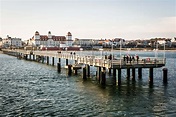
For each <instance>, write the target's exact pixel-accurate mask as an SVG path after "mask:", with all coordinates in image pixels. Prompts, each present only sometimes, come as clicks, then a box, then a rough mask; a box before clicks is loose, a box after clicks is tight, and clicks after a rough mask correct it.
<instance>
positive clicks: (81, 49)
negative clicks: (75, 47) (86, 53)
mask: <svg viewBox="0 0 176 117" xmlns="http://www.w3.org/2000/svg"><path fill="white" fill-rule="evenodd" d="M79 50H80V51H81V52H80V55H79V56H81V55H82V51H83V48H80V49H79Z"/></svg>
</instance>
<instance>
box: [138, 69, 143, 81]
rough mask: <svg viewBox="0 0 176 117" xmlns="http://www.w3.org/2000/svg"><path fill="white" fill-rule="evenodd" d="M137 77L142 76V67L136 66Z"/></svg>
mask: <svg viewBox="0 0 176 117" xmlns="http://www.w3.org/2000/svg"><path fill="white" fill-rule="evenodd" d="M138 78H139V79H141V78H142V68H138Z"/></svg>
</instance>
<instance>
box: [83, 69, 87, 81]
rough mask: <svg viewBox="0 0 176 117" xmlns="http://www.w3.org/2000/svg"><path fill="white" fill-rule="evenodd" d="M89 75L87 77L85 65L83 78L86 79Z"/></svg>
mask: <svg viewBox="0 0 176 117" xmlns="http://www.w3.org/2000/svg"><path fill="white" fill-rule="evenodd" d="M86 79H87V77H86V68H85V67H83V80H86Z"/></svg>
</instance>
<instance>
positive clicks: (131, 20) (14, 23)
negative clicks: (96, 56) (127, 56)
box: [0, 0, 176, 40]
mask: <svg viewBox="0 0 176 117" xmlns="http://www.w3.org/2000/svg"><path fill="white" fill-rule="evenodd" d="M35 31H39V33H40V34H41V35H47V34H48V31H51V33H52V34H53V35H57V36H65V35H66V34H67V32H71V33H72V35H73V39H74V38H80V39H101V38H102V39H112V38H123V39H126V40H130V39H150V38H156V37H165V38H173V37H176V0H0V37H2V38H6V37H7V35H9V36H11V37H18V38H22V40H27V39H29V38H31V37H32V36H34V34H35Z"/></svg>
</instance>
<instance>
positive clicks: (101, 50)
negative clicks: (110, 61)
mask: <svg viewBox="0 0 176 117" xmlns="http://www.w3.org/2000/svg"><path fill="white" fill-rule="evenodd" d="M99 50H100V52H101V58H103V49H102V48H100V49H99Z"/></svg>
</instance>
